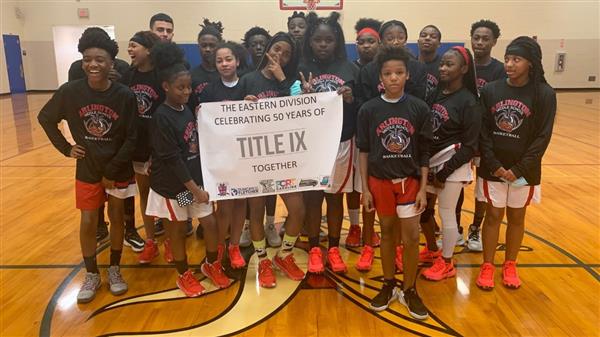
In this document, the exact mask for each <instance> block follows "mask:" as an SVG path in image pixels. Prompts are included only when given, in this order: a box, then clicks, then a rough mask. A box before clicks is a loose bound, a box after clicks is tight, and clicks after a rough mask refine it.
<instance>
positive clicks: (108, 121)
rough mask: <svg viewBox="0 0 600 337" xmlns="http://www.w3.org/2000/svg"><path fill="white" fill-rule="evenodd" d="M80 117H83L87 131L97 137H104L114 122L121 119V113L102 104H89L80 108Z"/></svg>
mask: <svg viewBox="0 0 600 337" xmlns="http://www.w3.org/2000/svg"><path fill="white" fill-rule="evenodd" d="M79 117H81V118H82V119H83V125H84V126H85V129H86V131H87V132H88V133H89V134H90V135H92V136H94V137H96V138H102V137H104V135H106V134H107V133H108V132H109V131H110V129H111V127H112V124H113V121H116V120H117V119H119V115H118V114H117V113H116V112H115V111H114V110H112V109H111V108H109V107H107V106H106V105H102V104H89V105H86V106H84V107H83V108H81V109H79Z"/></svg>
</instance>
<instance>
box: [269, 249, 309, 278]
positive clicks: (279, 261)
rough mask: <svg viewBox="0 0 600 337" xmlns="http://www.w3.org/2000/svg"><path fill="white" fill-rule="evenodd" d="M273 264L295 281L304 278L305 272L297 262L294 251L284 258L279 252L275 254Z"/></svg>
mask: <svg viewBox="0 0 600 337" xmlns="http://www.w3.org/2000/svg"><path fill="white" fill-rule="evenodd" d="M273 264H274V265H275V266H276V267H277V268H279V270H281V271H282V272H284V273H285V275H287V277H289V278H290V279H292V280H294V281H302V279H304V272H303V271H302V269H300V268H299V267H298V265H297V264H296V260H295V259H294V254H292V253H290V254H288V255H287V256H286V257H284V258H281V257H280V256H279V254H277V255H275V257H274V258H273Z"/></svg>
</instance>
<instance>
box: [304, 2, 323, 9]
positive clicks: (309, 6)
mask: <svg viewBox="0 0 600 337" xmlns="http://www.w3.org/2000/svg"><path fill="white" fill-rule="evenodd" d="M319 2H321V0H304V3H305V4H306V9H307V10H309V11H314V10H315V9H317V4H318V3H319Z"/></svg>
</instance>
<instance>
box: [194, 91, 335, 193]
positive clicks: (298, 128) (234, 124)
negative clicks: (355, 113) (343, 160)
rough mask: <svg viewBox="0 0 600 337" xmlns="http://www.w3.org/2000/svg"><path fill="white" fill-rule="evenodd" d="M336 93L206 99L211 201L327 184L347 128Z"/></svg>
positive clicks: (204, 148)
mask: <svg viewBox="0 0 600 337" xmlns="http://www.w3.org/2000/svg"><path fill="white" fill-rule="evenodd" d="M342 109H343V108H342V97H341V96H340V95H338V94H337V93H336V92H335V91H334V92H326V93H317V94H308V95H300V96H288V97H280V98H268V99H260V100H258V101H257V102H251V101H229V102H214V103H202V106H201V109H200V112H199V114H198V134H199V138H198V139H199V142H200V156H201V160H202V177H203V178H204V189H205V190H206V191H207V192H208V193H209V195H210V199H211V200H224V199H237V198H247V197H256V196H264V195H271V194H282V193H289V192H297V191H307V190H318V189H325V188H326V187H327V185H328V184H329V176H330V175H331V171H332V169H333V164H334V162H335V158H336V155H337V150H338V146H339V142H340V135H341V132H342V121H343V110H342Z"/></svg>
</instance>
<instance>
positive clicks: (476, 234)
mask: <svg viewBox="0 0 600 337" xmlns="http://www.w3.org/2000/svg"><path fill="white" fill-rule="evenodd" d="M469 240H477V241H479V231H472V232H471V233H470V234H469Z"/></svg>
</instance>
